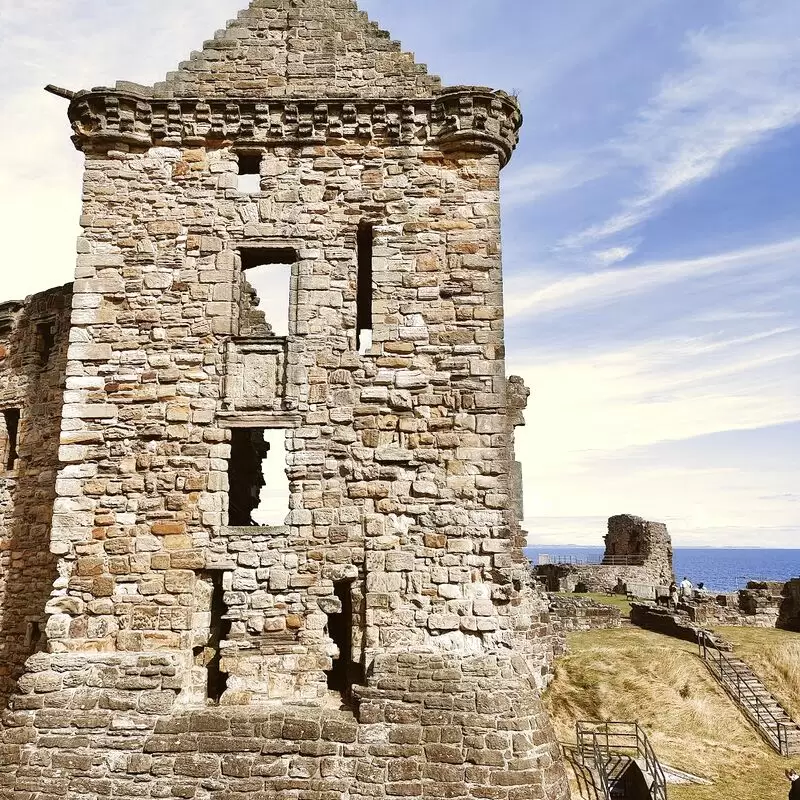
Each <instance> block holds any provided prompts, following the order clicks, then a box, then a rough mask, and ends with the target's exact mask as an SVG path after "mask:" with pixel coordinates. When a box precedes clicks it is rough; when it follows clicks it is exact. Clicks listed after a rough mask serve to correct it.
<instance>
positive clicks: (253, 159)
mask: <svg viewBox="0 0 800 800" xmlns="http://www.w3.org/2000/svg"><path fill="white" fill-rule="evenodd" d="M236 188H237V189H238V191H240V192H242V193H243V194H256V193H258V192H260V191H261V153H239V182H238V184H237V187H236Z"/></svg>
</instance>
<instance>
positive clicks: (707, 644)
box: [697, 630, 797, 756]
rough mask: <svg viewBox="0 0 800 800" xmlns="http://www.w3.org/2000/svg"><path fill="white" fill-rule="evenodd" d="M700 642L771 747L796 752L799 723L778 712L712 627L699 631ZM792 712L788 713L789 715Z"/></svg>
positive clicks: (720, 679) (723, 682)
mask: <svg viewBox="0 0 800 800" xmlns="http://www.w3.org/2000/svg"><path fill="white" fill-rule="evenodd" d="M697 643H698V646H699V649H700V658H702V659H703V661H704V662H705V663H706V665H707V666H708V668H709V671H710V672H711V674H712V675H713V676H714V677H715V678H716V679H717V681H718V682H719V684H720V685H721V686H722V688H723V689H725V691H726V692H727V693H728V694H729V695H730V696H731V697H732V698H733V699H734V700H735V701H736V702H737V703H738V704H739V707H740V708H741V709H742V710H743V711H744V713H745V715H746V716H747V718H748V719H749V720H750V722H752V723H753V725H754V726H755V728H756V730H757V731H758V732H759V733H760V734H761V736H762V737H763V738H764V739H765V740H766V741H767V742H768V743H769V745H770V746H771V747H773V748H774V749H775V750H777V751H778V753H780V754H781V755H782V756H789V755H792V753H791V752H790V747H789V731H791V730H796V729H797V726H796V725H794V724H789V723H787V722H785V721H784V720H782V719H780V718H778V717H776V716H775V714H774V712H773V711H772V709H770V708H769V706H767V705H766V703H765V702H764V701H763V700H762V699H761V697H760V696H759V695H758V693H757V692H756V691H755V690H754V689H753V687H752V686H751V685H750V684H749V683H748V681H753V680H755V681H758V683H759V684H760V683H761V681H760V680H759V679H758V676H757V675H755V673H753V672H751V671H750V670H749V669H747V670H744V669H742V668H741V667H739V665H738V664H735V663H733V662H732V661H731V660H730V659H729V658H728V657H727V656H726V655H725V654H724V653H723V652H722V651H721V650H720V649H719V648H718V647H717V646H716V644H715V643H714V640H713V639H712V638H711V637H710V636H709V634H708V631H702V630H701V631H699V632H698V634H697ZM787 716H788V715H787Z"/></svg>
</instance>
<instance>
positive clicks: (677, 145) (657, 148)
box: [564, 0, 800, 247]
mask: <svg viewBox="0 0 800 800" xmlns="http://www.w3.org/2000/svg"><path fill="white" fill-rule="evenodd" d="M798 36H800V14H798V13H797V4H796V2H794V0H752V1H751V0H746V1H744V2H740V3H739V4H738V14H737V19H736V20H735V21H734V22H731V23H730V24H729V25H728V26H726V27H725V28H723V29H721V30H716V31H701V32H694V33H691V34H689V36H688V38H687V42H686V51H687V56H688V60H689V62H690V63H689V65H688V66H687V67H686V68H685V69H683V70H681V71H679V72H676V73H674V74H672V75H670V76H668V77H667V78H666V79H665V80H664V81H663V83H662V85H661V86H660V88H659V90H658V92H657V93H656V95H655V96H654V97H653V98H652V100H651V101H650V102H649V103H648V105H647V106H646V107H645V108H644V109H643V110H642V111H641V113H640V114H639V116H638V118H637V119H636V121H635V122H634V123H633V124H632V125H631V126H630V127H629V129H628V131H627V132H626V134H625V135H624V136H623V137H621V138H620V139H619V140H617V141H615V142H613V143H612V147H611V150H612V151H614V152H615V154H616V159H617V161H618V163H619V164H620V165H628V166H629V167H633V168H636V169H638V170H639V171H640V178H639V182H640V185H641V190H640V192H639V193H638V194H636V195H634V196H633V197H632V198H630V199H629V200H628V201H626V202H625V203H624V204H623V208H622V210H621V211H620V212H618V213H617V214H615V215H613V216H612V217H610V218H609V219H606V220H605V221H604V222H601V223H599V224H596V225H592V226H590V227H588V228H586V229H584V230H582V231H581V232H579V233H577V234H575V235H572V236H570V237H567V239H565V240H564V244H565V245H566V246H569V247H578V246H582V245H585V244H587V243H591V242H594V241H597V240H600V239H604V238H607V237H609V236H612V235H615V234H619V233H622V232H623V231H626V230H628V229H630V228H632V227H633V226H635V225H638V224H640V223H642V222H643V221H645V220H646V219H648V218H649V217H650V216H651V215H653V214H654V213H655V212H657V211H658V210H659V209H660V208H661V207H662V205H663V203H664V202H665V201H666V200H667V198H669V197H670V196H671V195H673V194H675V193H676V192H679V191H681V190H682V189H685V188H686V187H688V186H691V185H693V184H696V183H698V182H699V181H703V180H706V179H708V178H709V177H711V176H713V175H714V174H716V173H717V172H719V171H720V170H721V169H724V168H725V167H726V166H728V165H729V164H731V163H734V161H735V159H736V158H737V157H738V156H740V155H741V154H742V153H743V152H745V151H747V150H748V149H749V148H751V147H752V146H753V145H755V144H757V143H758V142H760V141H761V140H763V139H764V138H765V137H767V136H769V135H771V134H773V133H775V132H776V131H779V130H781V129H783V128H786V127H788V126H792V125H795V124H797V122H798V121H799V120H800V48H798V46H797V42H798Z"/></svg>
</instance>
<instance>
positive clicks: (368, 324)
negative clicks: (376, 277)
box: [356, 222, 375, 355]
mask: <svg viewBox="0 0 800 800" xmlns="http://www.w3.org/2000/svg"><path fill="white" fill-rule="evenodd" d="M374 240H375V226H374V224H373V223H371V222H361V223H360V224H359V226H358V239H357V249H358V282H357V287H356V293H357V294H356V347H357V348H358V352H359V353H361V354H362V355H363V354H364V353H366V352H367V351H368V350H369V348H370V347H372V297H373V285H372V260H373V248H374Z"/></svg>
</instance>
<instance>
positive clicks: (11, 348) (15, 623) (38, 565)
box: [0, 287, 71, 706]
mask: <svg viewBox="0 0 800 800" xmlns="http://www.w3.org/2000/svg"><path fill="white" fill-rule="evenodd" d="M70 301H71V292H70V289H69V287H64V288H59V289H53V290H50V291H48V292H44V293H42V294H40V295H36V296H34V297H33V298H31V299H30V300H29V302H28V303H27V304H26V305H25V307H24V308H23V309H21V310H20V311H19V313H18V315H17V318H16V320H15V324H14V327H13V330H12V331H11V332H10V333H9V334H8V348H7V353H6V357H5V358H4V359H3V360H2V361H0V404H2V407H3V408H14V407H16V408H19V409H21V423H20V427H19V433H18V442H17V450H18V457H17V460H16V462H15V464H14V469H12V470H6V471H5V473H4V476H3V477H2V478H0V482H2V484H3V489H4V491H3V489H0V494H2V495H4V496H0V506H5V508H2V507H0V511H4V512H5V513H4V514H3V515H2V517H0V536H2V539H0V573H1V577H0V609H1V611H2V617H0V703H2V704H3V706H5V705H6V704H7V701H8V697H9V695H10V694H12V693H13V692H14V691H15V689H16V682H17V680H18V679H19V677H20V676H21V675H22V673H23V670H24V665H25V661H26V659H27V658H28V657H29V656H30V655H31V654H33V653H34V652H36V651H37V650H39V649H43V648H44V647H45V645H46V642H45V638H44V623H45V614H44V608H45V604H46V603H47V600H48V598H49V596H50V592H51V591H52V588H53V582H54V581H55V579H56V574H57V573H56V558H55V556H53V555H52V554H51V553H50V528H51V522H52V516H53V502H54V500H55V482H56V476H57V472H58V447H59V433H60V428H61V409H62V405H63V393H64V374H65V368H66V358H67V347H68V338H69V336H68V333H69V316H70V306H71V302H70ZM2 466H3V467H4V468H5V467H6V466H7V465H6V464H3V465H2Z"/></svg>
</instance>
